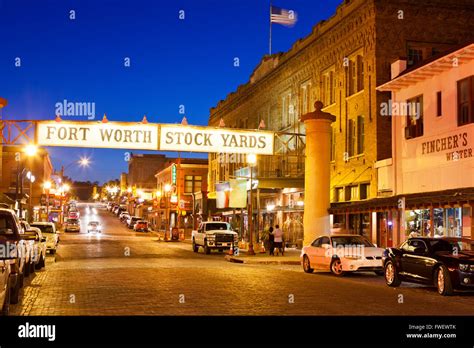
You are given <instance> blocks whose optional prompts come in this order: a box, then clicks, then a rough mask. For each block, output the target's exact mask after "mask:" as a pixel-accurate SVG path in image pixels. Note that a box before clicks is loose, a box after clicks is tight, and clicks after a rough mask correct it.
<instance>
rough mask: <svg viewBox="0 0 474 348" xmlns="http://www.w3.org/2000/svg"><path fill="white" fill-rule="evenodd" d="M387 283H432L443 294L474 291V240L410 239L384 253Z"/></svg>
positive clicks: (390, 284)
mask: <svg viewBox="0 0 474 348" xmlns="http://www.w3.org/2000/svg"><path fill="white" fill-rule="evenodd" d="M383 265H384V271H385V281H386V283H387V285H388V286H392V287H396V286H399V285H400V283H401V282H402V281H407V282H414V283H424V284H432V285H434V286H436V287H437V289H438V293H439V294H440V295H444V296H447V295H451V294H452V293H453V292H454V290H455V289H459V290H462V289H473V290H474V241H473V240H471V239H468V238H410V239H408V240H407V241H405V242H404V243H403V244H402V245H401V246H400V247H398V248H388V249H386V250H385V251H384V253H383Z"/></svg>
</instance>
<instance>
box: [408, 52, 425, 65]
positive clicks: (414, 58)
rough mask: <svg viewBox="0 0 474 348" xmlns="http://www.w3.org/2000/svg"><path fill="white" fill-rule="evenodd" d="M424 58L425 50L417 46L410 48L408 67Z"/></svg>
mask: <svg viewBox="0 0 474 348" xmlns="http://www.w3.org/2000/svg"><path fill="white" fill-rule="evenodd" d="M422 60H423V50H421V49H416V48H409V49H408V62H407V65H408V67H411V66H413V65H416V64H417V63H419V62H421V61H422Z"/></svg>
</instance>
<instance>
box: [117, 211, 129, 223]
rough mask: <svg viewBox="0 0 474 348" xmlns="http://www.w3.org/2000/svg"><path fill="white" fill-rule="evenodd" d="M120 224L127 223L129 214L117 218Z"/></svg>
mask: <svg viewBox="0 0 474 348" xmlns="http://www.w3.org/2000/svg"><path fill="white" fill-rule="evenodd" d="M119 219H120V222H123V223H125V224H126V223H127V220H128V219H130V214H129V213H126V214H124V213H122V217H120V218H119Z"/></svg>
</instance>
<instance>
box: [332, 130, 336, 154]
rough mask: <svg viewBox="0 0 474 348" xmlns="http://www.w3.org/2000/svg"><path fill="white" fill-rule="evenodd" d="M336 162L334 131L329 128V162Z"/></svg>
mask: <svg viewBox="0 0 474 348" xmlns="http://www.w3.org/2000/svg"><path fill="white" fill-rule="evenodd" d="M335 160H336V129H335V128H334V127H331V162H332V161H335Z"/></svg>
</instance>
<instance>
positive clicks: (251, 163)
mask: <svg viewBox="0 0 474 348" xmlns="http://www.w3.org/2000/svg"><path fill="white" fill-rule="evenodd" d="M247 163H248V164H249V169H250V199H249V204H248V209H247V212H248V224H249V249H248V251H247V254H248V255H255V251H254V250H253V208H252V199H253V169H252V168H253V167H254V166H255V165H256V164H257V155H255V154H254V153H249V154H248V155H247Z"/></svg>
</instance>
